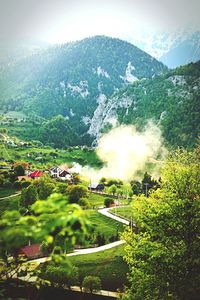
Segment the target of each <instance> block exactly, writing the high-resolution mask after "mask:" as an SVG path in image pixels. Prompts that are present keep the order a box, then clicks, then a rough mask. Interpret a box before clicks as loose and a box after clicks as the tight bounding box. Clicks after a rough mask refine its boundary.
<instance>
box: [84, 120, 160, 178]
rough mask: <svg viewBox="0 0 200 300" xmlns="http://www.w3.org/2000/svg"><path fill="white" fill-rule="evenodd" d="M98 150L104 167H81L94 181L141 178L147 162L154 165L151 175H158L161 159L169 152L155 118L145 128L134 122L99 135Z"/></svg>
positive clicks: (86, 175)
mask: <svg viewBox="0 0 200 300" xmlns="http://www.w3.org/2000/svg"><path fill="white" fill-rule="evenodd" d="M96 151H97V154H98V156H99V158H100V159H101V160H102V161H103V162H104V167H103V168H102V169H100V170H95V169H92V168H90V167H83V168H82V169H81V171H80V172H81V175H83V176H85V177H87V178H88V179H90V180H91V181H97V180H99V179H100V178H102V177H105V178H117V179H121V180H124V181H130V180H131V179H134V178H135V179H139V175H138V174H139V173H140V174H144V172H145V171H146V170H147V165H149V166H151V175H153V177H157V176H158V175H159V168H160V162H162V160H163V158H164V156H165V155H166V149H165V147H164V146H163V139H162V136H161V131H160V129H159V128H158V127H157V126H156V125H154V124H153V123H152V122H149V123H148V125H147V126H146V127H145V129H144V130H143V131H142V132H138V131H137V130H136V128H135V127H134V126H132V125H130V126H125V125H122V126H119V127H117V128H114V129H112V130H111V131H110V132H109V133H107V134H104V135H103V136H102V137H101V138H100V140H99V143H98V147H97V150H96Z"/></svg>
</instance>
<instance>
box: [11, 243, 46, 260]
mask: <svg viewBox="0 0 200 300" xmlns="http://www.w3.org/2000/svg"><path fill="white" fill-rule="evenodd" d="M17 254H18V255H23V256H25V257H26V258H28V259H34V258H38V257H43V256H44V254H43V253H42V251H41V250H40V244H33V245H28V246H25V247H22V248H20V249H19V250H17Z"/></svg>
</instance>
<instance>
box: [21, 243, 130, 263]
mask: <svg viewBox="0 0 200 300" xmlns="http://www.w3.org/2000/svg"><path fill="white" fill-rule="evenodd" d="M124 243H125V241H123V240H122V241H117V242H113V243H110V244H107V245H104V246H100V247H95V248H85V249H78V250H74V252H72V253H68V254H67V256H75V255H83V254H91V253H97V252H100V251H104V250H109V249H112V248H114V247H117V246H119V245H123V244H124ZM49 260H51V257H42V258H37V259H33V260H31V261H29V262H27V263H33V264H34V263H37V264H41V263H44V262H46V261H49Z"/></svg>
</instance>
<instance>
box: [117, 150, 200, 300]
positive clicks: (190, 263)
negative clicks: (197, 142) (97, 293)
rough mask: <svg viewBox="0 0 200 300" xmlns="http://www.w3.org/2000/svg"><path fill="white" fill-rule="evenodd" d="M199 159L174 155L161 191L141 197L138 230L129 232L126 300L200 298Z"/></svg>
mask: <svg viewBox="0 0 200 300" xmlns="http://www.w3.org/2000/svg"><path fill="white" fill-rule="evenodd" d="M199 171H200V156H199V151H195V152H194V153H187V152H186V151H183V150H178V151H176V152H175V153H173V154H172V155H170V156H169V158H168V161H167V164H166V166H165V167H164V169H163V172H162V185H161V188H160V189H158V190H157V191H155V192H154V193H152V194H150V196H149V198H146V197H145V196H140V197H138V198H137V200H135V201H134V203H133V207H132V212H133V220H134V222H135V229H134V231H132V230H131V229H129V230H128V231H127V232H126V233H124V236H123V237H124V239H125V240H126V242H127V246H126V247H125V248H126V256H125V260H126V261H127V263H128V264H129V266H130V275H129V281H130V289H127V291H126V293H125V295H124V297H123V299H129V300H130V299H135V300H136V299H137V300H140V299H141V300H142V299H146V300H150V299H154V300H160V299H163V300H164V299H173V300H189V299H198V297H199V293H200V288H199V287H200V275H199V269H200V243H199V236H200V202H199V200H200V199H199V195H200V178H199Z"/></svg>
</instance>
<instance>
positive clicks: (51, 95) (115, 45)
mask: <svg viewBox="0 0 200 300" xmlns="http://www.w3.org/2000/svg"><path fill="white" fill-rule="evenodd" d="M166 70H167V68H166V67H165V66H164V65H163V64H162V63H160V62H158V61H157V60H156V59H154V58H153V57H151V56H150V55H148V54H146V53H145V52H143V51H142V50H140V49H138V48H137V47H135V46H133V45H131V44H130V43H127V42H125V41H122V40H119V39H114V38H109V37H105V36H96V37H93V38H87V39H84V40H81V41H78V42H73V43H68V44H65V45H62V46H54V47H50V48H48V49H45V50H42V51H39V52H37V53H33V54H32V55H29V56H26V57H24V58H21V59H18V60H14V61H11V62H10V63H9V64H6V65H1V68H0V92H1V98H0V106H1V107H2V110H3V111H4V112H5V111H8V110H9V111H10V110H11V111H13V110H15V111H23V112H25V113H26V114H30V113H31V114H32V115H33V114H36V115H38V116H41V117H44V118H52V117H54V116H56V115H58V114H60V115H62V116H64V117H65V118H66V119H67V120H68V123H69V126H70V127H71V128H72V130H73V131H74V134H75V135H76V134H78V135H80V134H83V133H85V132H87V130H88V129H89V119H90V118H91V117H92V116H93V113H94V111H95V109H96V107H97V105H98V103H100V102H101V101H105V100H106V99H107V97H108V96H111V95H112V94H113V92H114V91H116V90H118V89H119V88H122V87H124V86H126V85H127V84H129V83H132V82H134V81H137V80H139V79H142V78H151V77H152V76H155V75H158V74H161V73H163V72H164V71H166Z"/></svg>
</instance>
